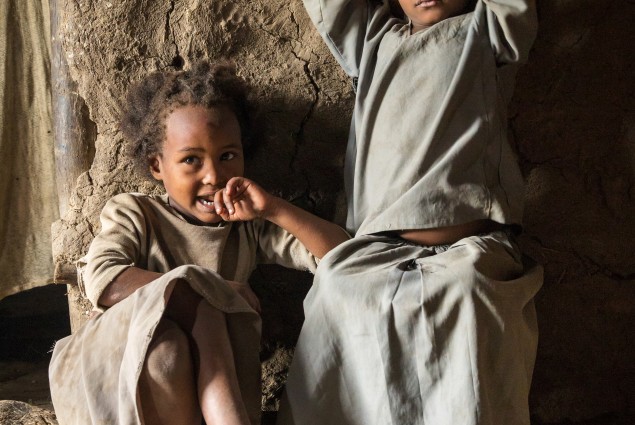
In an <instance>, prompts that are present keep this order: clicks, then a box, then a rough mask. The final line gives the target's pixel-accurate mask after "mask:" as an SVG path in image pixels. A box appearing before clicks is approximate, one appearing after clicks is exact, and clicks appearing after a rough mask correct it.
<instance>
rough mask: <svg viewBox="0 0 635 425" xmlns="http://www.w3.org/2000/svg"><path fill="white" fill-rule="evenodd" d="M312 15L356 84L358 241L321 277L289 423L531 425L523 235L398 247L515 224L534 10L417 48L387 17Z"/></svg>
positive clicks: (348, 0)
mask: <svg viewBox="0 0 635 425" xmlns="http://www.w3.org/2000/svg"><path fill="white" fill-rule="evenodd" d="M304 3H305V6H306V9H307V11H308V13H309V16H310V17H311V19H312V21H313V23H314V24H315V25H316V27H317V29H318V31H319V32H320V34H321V35H322V37H323V38H324V40H325V42H326V43H327V45H328V47H329V48H330V50H331V52H332V53H333V54H334V56H335V58H336V59H337V60H338V62H339V63H340V64H341V65H342V67H343V68H344V70H345V71H346V72H347V74H348V75H349V76H351V77H353V78H354V79H355V80H354V81H356V84H357V96H356V103H355V109H354V115H353V120H352V126H351V133H350V138H349V144H348V150H347V161H346V170H345V176H346V189H347V196H348V207H349V211H348V223H347V227H348V229H349V231H351V232H355V233H356V236H355V238H353V239H352V240H350V241H347V242H345V243H343V244H342V245H340V246H339V247H337V248H336V249H334V250H333V251H331V252H330V253H329V254H328V255H326V256H325V258H323V259H322V262H321V263H320V266H319V267H318V270H317V272H316V276H315V280H314V285H313V287H312V289H311V291H310V292H309V294H308V296H307V299H306V301H305V304H304V308H305V316H306V319H305V323H304V326H303V328H302V332H301V335H300V339H299V342H298V345H297V348H296V352H295V355H294V359H293V362H292V365H291V369H290V372H289V378H288V382H287V387H286V392H285V395H284V398H283V401H282V403H281V408H280V413H279V419H278V424H280V425H290V424H296V425H313V424H315V425H317V424H324V425H332V424H338V425H339V424H351V425H353V424H359V425H374V424H377V425H380V424H381V425H385V424H394V425H402V424H433V425H481V424H483V425H484V424H488V425H509V424H514V425H529V412H528V393H529V388H530V384H531V375H532V371H533V365H534V359H535V351H536V344H537V326H536V317H535V308H534V302H533V297H534V295H535V294H536V292H537V291H538V289H539V288H540V286H541V284H542V269H541V267H540V266H538V265H536V264H534V263H532V262H531V261H528V260H526V259H523V257H522V255H521V253H520V251H519V249H518V246H517V245H516V243H515V241H514V237H513V235H512V232H511V231H500V232H494V233H491V234H484V235H476V236H472V237H468V238H465V239H463V240H460V241H458V242H456V243H454V244H452V245H448V246H430V247H428V246H419V245H415V244H411V243H408V242H406V241H404V240H402V239H400V238H398V237H396V236H395V233H392V232H394V231H398V230H406V229H426V228H436V227H442V226H451V225H458V224H463V223H467V222H471V221H474V220H480V219H489V220H493V221H495V222H498V223H501V224H504V225H508V229H509V228H511V227H512V226H513V227H515V228H518V227H519V225H520V224H521V220H522V209H523V204H522V199H523V193H524V190H523V187H524V186H523V179H522V176H521V174H520V172H519V168H518V165H517V163H516V161H515V158H514V155H513V153H512V150H511V148H510V146H509V143H508V140H507V134H506V128H507V116H506V108H507V103H508V100H509V98H510V97H511V94H512V88H513V83H514V76H515V71H516V68H517V66H518V64H519V63H521V62H523V61H524V60H525V59H526V57H527V55H528V51H529V48H530V46H531V44H532V42H533V40H534V37H535V29H536V16H535V12H536V11H535V4H534V2H533V0H479V1H477V3H476V8H475V10H474V11H472V12H470V13H466V14H464V15H460V16H456V17H452V18H449V19H446V20H444V21H442V22H440V23H438V24H436V25H433V26H432V27H430V28H428V29H426V30H424V31H421V32H417V33H415V34H410V24H409V22H406V21H403V20H400V19H398V18H396V17H393V16H392V15H391V14H390V10H389V7H388V4H387V2H380V1H370V0H369V1H364V0H305V1H304Z"/></svg>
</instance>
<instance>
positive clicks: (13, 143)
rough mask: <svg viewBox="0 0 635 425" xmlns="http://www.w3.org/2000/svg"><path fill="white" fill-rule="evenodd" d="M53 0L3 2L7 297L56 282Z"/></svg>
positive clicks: (0, 110)
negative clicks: (53, 239)
mask: <svg viewBox="0 0 635 425" xmlns="http://www.w3.org/2000/svg"><path fill="white" fill-rule="evenodd" d="M50 44H51V42H50V23H49V2H48V0H3V1H1V2H0V161H2V167H0V273H1V274H2V276H4V278H3V279H2V282H1V283H0V299H2V298H4V297H6V296H8V295H11V294H14V293H16V292H19V291H23V290H26V289H30V288H33V287H36V286H41V285H46V284H49V283H52V282H53V257H52V252H51V224H52V223H53V222H54V221H55V220H57V219H58V218H59V211H58V203H57V188H56V185H55V161H54V146H53V118H52V102H51V93H50V92H51V86H50V82H49V78H50V63H49V62H50Z"/></svg>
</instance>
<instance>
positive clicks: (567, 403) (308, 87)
mask: <svg viewBox="0 0 635 425" xmlns="http://www.w3.org/2000/svg"><path fill="white" fill-rule="evenodd" d="M60 3H61V5H60V7H59V8H60V11H59V13H60V16H61V19H62V24H61V25H60V31H61V34H59V36H58V37H59V38H58V39H59V40H60V41H61V42H62V47H63V49H64V52H65V54H66V58H67V61H68V64H69V68H70V71H71V75H72V78H73V79H74V80H75V81H76V83H77V90H78V93H79V95H80V96H81V97H82V98H83V99H84V101H85V102H86V105H87V108H88V110H89V111H90V117H91V119H92V121H93V122H94V124H95V125H96V128H97V138H96V140H95V141H94V144H95V159H94V161H93V164H92V166H91V168H90V170H87V172H86V173H84V174H82V175H81V176H80V178H79V179H78V181H77V186H76V190H75V193H74V194H73V196H72V199H71V205H70V206H69V209H68V212H67V214H66V216H65V217H64V218H63V219H62V220H60V221H59V222H57V223H56V224H55V225H54V226H53V238H54V240H53V249H54V255H55V261H56V264H57V265H58V266H60V267H61V266H63V265H64V264H72V263H73V262H74V261H75V260H76V259H77V258H78V257H80V256H81V255H83V253H84V252H85V251H86V249H87V247H88V245H89V243H90V241H91V240H92V238H93V236H94V234H95V233H96V232H97V231H98V230H99V223H98V214H99V211H100V210H101V208H102V206H103V204H104V203H105V201H106V200H107V199H108V198H110V197H111V196H112V195H114V194H116V193H119V192H123V191H146V192H147V191H153V190H159V189H158V188H156V187H154V186H153V185H151V184H149V183H145V182H141V181H139V180H138V179H137V178H136V177H135V176H134V175H133V174H132V171H131V167H130V162H129V160H128V158H126V157H125V156H124V154H123V150H122V138H121V134H120V133H119V131H118V129H117V120H118V114H119V110H120V107H121V99H123V96H124V93H125V90H126V87H127V86H128V85H129V83H130V82H131V81H135V80H137V79H139V78H140V77H141V76H142V75H144V74H146V73H147V72H150V71H154V70H158V69H166V68H181V67H183V66H185V67H188V66H189V65H190V64H191V62H192V61H194V60H196V59H199V58H210V59H212V60H213V59H216V58H220V57H229V58H231V59H233V60H234V61H235V62H236V63H237V65H238V68H239V70H240V73H241V74H242V75H244V76H245V77H247V78H248V79H249V80H250V81H251V83H252V85H253V86H254V97H255V99H256V100H257V103H258V106H259V108H260V114H259V116H258V121H259V123H260V124H261V131H260V133H259V135H260V143H261V148H260V149H259V151H258V152H257V154H256V155H255V157H254V158H253V159H252V160H251V161H250V163H249V164H248V171H247V173H248V175H249V176H250V177H253V178H254V179H256V180H257V181H259V182H261V183H262V184H263V185H264V186H265V187H267V188H268V189H270V190H272V191H274V192H276V193H278V194H280V195H282V196H284V197H285V198H287V199H290V200H293V201H295V202H296V203H298V204H299V205H300V206H303V207H305V208H307V209H310V210H312V211H314V212H316V213H317V214H319V215H321V216H324V217H327V218H330V219H333V220H335V221H337V222H340V223H341V222H342V221H343V214H344V208H343V206H342V205H343V203H342V202H343V201H342V199H343V196H342V193H341V186H342V184H341V176H342V173H341V167H342V165H343V153H344V149H345V140H346V134H347V131H348V125H349V118H350V111H351V106H352V100H353V94H352V91H351V89H350V82H349V81H348V79H347V78H346V77H345V75H344V74H343V73H342V71H341V70H340V69H339V68H338V67H337V65H336V64H335V63H334V61H333V59H332V58H331V56H330V53H329V52H328V50H327V49H326V47H325V46H324V45H323V43H322V41H321V40H320V39H319V37H318V35H317V33H316V32H315V30H314V29H313V27H312V25H311V23H310V21H309V20H308V17H307V15H306V13H305V12H304V9H303V6H302V4H301V2H300V1H299V0H292V1H287V2H281V1H278V0H269V1H263V0H255V1H241V0H238V1H226V0H217V1H202V0H181V1H167V0H165V1H159V0H122V1H117V2H115V1H105V0H92V1H87V0H77V1H61V2H60ZM539 7H540V10H539V12H540V22H541V27H540V34H539V38H538V40H537V42H536V45H535V48H534V50H533V52H532V54H531V57H530V63H529V64H528V65H527V66H526V67H525V68H523V69H522V71H521V73H520V74H519V81H518V88H517V90H516V95H515V97H514V100H513V102H512V105H511V114H510V116H511V124H510V125H511V129H512V134H513V135H514V139H513V143H514V145H515V147H516V149H517V151H518V153H519V160H520V162H521V165H522V168H523V172H524V173H525V175H526V177H527V181H528V186H527V192H526V199H527V205H526V213H525V214H526V223H525V224H526V233H525V235H524V236H523V238H522V241H521V242H522V245H523V247H524V248H525V250H526V251H527V253H528V254H529V255H530V256H532V257H533V258H535V259H536V260H538V261H539V262H541V263H542V264H544V266H545V285H544V288H543V290H542V291H541V293H540V294H539V296H538V299H537V308H538V313H539V321H540V324H539V325H540V331H541V341H540V346H539V352H538V359H537V364H536V372H535V375H534V376H535V379H534V385H533V389H532V395H531V400H530V402H531V410H532V413H533V417H534V422H536V423H557V422H565V421H568V420H571V421H574V422H575V421H586V420H588V421H592V420H595V419H594V418H609V419H610V418H622V417H625V416H627V415H631V414H633V413H635V405H634V403H635V397H634V396H633V394H635V363H634V362H633V361H632V359H634V358H635V342H634V340H633V337H632V334H633V332H632V328H633V324H634V323H635V320H634V319H635V261H634V260H633V252H632V249H633V246H634V240H635V217H634V215H633V211H635V186H634V184H633V183H634V180H635V176H634V168H635V119H634V118H635V109H634V103H635V97H634V95H635V79H634V78H633V76H632V70H633V69H634V67H635V57H634V51H633V46H634V45H635V32H634V31H633V30H632V22H634V21H635V4H633V2H632V1H628V0H611V1H608V2H600V1H592V0H584V1H580V0H575V1H574V0H560V1H555V2H546V1H543V2H540V4H539ZM253 283H254V286H255V289H256V292H258V294H259V295H260V296H261V297H262V299H263V310H264V313H263V316H264V317H263V318H264V324H265V335H264V342H263V354H262V358H263V369H264V375H265V376H264V377H265V379H264V396H263V408H264V409H265V410H275V409H276V408H277V398H278V396H279V394H280V391H281V388H282V385H283V383H284V377H285V371H286V365H287V363H288V360H289V358H290V357H291V355H292V347H293V344H294V342H295V339H296V338H297V332H298V330H299V327H300V325H301V320H302V307H301V300H302V297H303V296H304V294H305V293H306V291H307V290H308V288H309V286H310V276H307V275H305V274H303V273H292V272H286V271H283V270H280V269H277V268H266V269H260V270H258V271H257V272H256V274H255V276H254V282H253ZM70 301H71V303H72V305H73V306H74V309H75V312H74V316H75V319H76V322H75V324H76V325H78V324H79V323H80V322H81V320H82V313H83V312H85V311H86V310H87V309H88V308H89V306H87V305H86V304H85V303H84V302H83V301H82V299H81V297H80V296H79V294H78V292H77V290H71V294H70ZM615 420H617V419H615ZM589 423H591V422H589ZM594 423H595V422H594ZM598 423H599V422H598ZM606 423H612V422H606ZM615 423H617V422H615Z"/></svg>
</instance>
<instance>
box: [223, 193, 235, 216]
mask: <svg viewBox="0 0 635 425" xmlns="http://www.w3.org/2000/svg"><path fill="white" fill-rule="evenodd" d="M221 192H222V196H223V204H224V205H225V208H227V212H228V213H229V214H230V215H232V214H234V212H235V211H234V203H233V201H232V196H231V195H229V194H228V193H227V192H228V191H227V190H222V191H221Z"/></svg>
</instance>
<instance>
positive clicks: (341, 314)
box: [278, 232, 542, 425]
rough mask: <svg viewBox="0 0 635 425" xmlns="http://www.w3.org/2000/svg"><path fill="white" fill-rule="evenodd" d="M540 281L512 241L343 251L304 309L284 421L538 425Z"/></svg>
mask: <svg viewBox="0 0 635 425" xmlns="http://www.w3.org/2000/svg"><path fill="white" fill-rule="evenodd" d="M541 284H542V268H541V267H539V266H536V265H533V264H528V265H523V263H522V261H521V255H520V252H519V250H518V248H517V246H516V244H515V243H514V242H513V241H512V240H511V239H510V237H509V236H508V235H506V234H505V233H503V232H497V233H492V234H489V235H484V236H473V237H469V238H466V239H463V240H460V241H459V242H457V243H455V244H453V245H452V246H449V247H425V246H419V245H415V244H411V243H408V242H406V241H404V240H402V239H395V238H391V237H388V236H381V235H367V236H358V237H356V238H354V239H352V240H350V241H347V242H345V243H343V244H341V245H340V246H338V247H337V248H335V249H334V250H333V251H331V252H329V253H328V254H327V255H326V256H325V257H324V258H323V259H322V262H321V263H320V266H319V267H318V270H317V272H316V276H315V281H314V284H313V287H312V288H311V290H310V291H309V294H308V296H307V298H306V300H305V304H304V307H305V316H306V318H305V322H304V325H303V328H302V332H301V335H300V339H299V341H298V344H297V347H296V350H295V354H294V358H293V362H292V365H291V369H290V372H289V378H288V381H287V386H286V391H285V394H284V396H283V400H282V401H281V407H280V412H279V415H278V424H279V425H290V424H296V425H318V424H320V425H325V424H338V425H353V424H355V425H386V424H392V425H402V424H421V425H423V424H434V425H457V424H461V425H477V424H478V425H481V424H488V425H509V424H515V425H529V408H528V394H529V387H530V384H531V375H532V371H533V365H534V360H535V355H536V344H537V324H536V315H535V307H534V302H533V297H534V295H535V294H536V292H537V291H538V289H539V288H540V286H541Z"/></svg>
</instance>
